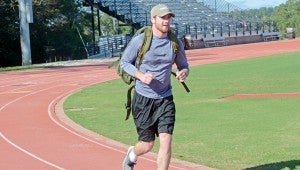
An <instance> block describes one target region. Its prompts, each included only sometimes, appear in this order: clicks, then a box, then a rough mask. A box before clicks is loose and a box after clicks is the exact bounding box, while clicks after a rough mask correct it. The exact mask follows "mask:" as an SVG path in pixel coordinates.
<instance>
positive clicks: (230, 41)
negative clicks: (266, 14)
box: [183, 35, 264, 49]
mask: <svg viewBox="0 0 300 170" xmlns="http://www.w3.org/2000/svg"><path fill="white" fill-rule="evenodd" d="M225 40H226V41H227V45H237V44H248V43H256V42H263V41H264V39H263V37H262V36H261V35H245V36H236V37H225ZM183 42H184V44H185V48H186V49H199V48H205V46H204V42H203V39H202V38H201V39H191V38H190V37H186V38H185V39H183Z"/></svg>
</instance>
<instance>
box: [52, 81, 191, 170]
mask: <svg viewBox="0 0 300 170" xmlns="http://www.w3.org/2000/svg"><path fill="white" fill-rule="evenodd" d="M82 88H83V87H80V88H77V89H74V90H71V91H69V92H67V93H66V94H62V95H60V96H58V97H57V98H55V99H54V100H53V101H52V102H51V103H50V104H49V105H48V115H49V117H50V118H51V120H52V121H53V122H54V123H56V124H57V125H58V126H60V127H62V128H63V129H65V130H66V131H68V132H70V133H72V134H74V135H76V136H78V137H80V138H82V139H85V140H87V141H89V142H92V143H94V144H96V145H100V146H102V147H105V148H108V149H111V150H114V151H117V152H120V153H123V154H126V152H124V151H122V150H119V149H117V148H113V147H111V146H108V145H105V144H103V143H99V142H97V141H94V140H92V139H89V138H87V137H85V136H82V135H80V134H78V133H77V132H76V131H75V130H73V129H69V128H68V127H66V126H64V125H62V124H61V123H59V122H58V121H57V120H55V118H54V117H53V115H52V114H53V112H51V107H52V106H53V107H55V106H54V105H55V103H56V101H58V100H59V99H62V98H63V97H64V96H67V95H68V94H71V93H73V92H76V91H78V90H80V89H82ZM140 159H144V160H147V161H150V162H154V163H156V160H152V159H148V158H145V157H142V156H141V157H140ZM170 167H172V168H176V169H180V170H185V169H183V168H180V167H177V166H173V165H170Z"/></svg>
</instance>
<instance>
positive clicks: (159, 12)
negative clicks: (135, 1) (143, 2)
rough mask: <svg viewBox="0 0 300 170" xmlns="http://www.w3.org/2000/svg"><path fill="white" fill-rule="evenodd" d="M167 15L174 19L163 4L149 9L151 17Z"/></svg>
mask: <svg viewBox="0 0 300 170" xmlns="http://www.w3.org/2000/svg"><path fill="white" fill-rule="evenodd" d="M167 14H170V15H171V16H172V17H175V14H174V13H173V12H171V10H170V9H169V8H168V7H167V6H166V5H164V4H158V5H156V6H154V7H153V8H152V9H151V17H155V16H159V17H163V16H165V15H167Z"/></svg>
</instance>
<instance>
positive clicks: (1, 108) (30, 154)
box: [0, 87, 64, 170]
mask: <svg viewBox="0 0 300 170" xmlns="http://www.w3.org/2000/svg"><path fill="white" fill-rule="evenodd" d="M51 88H54V87H49V88H46V89H42V90H38V91H35V92H32V93H29V94H27V95H24V96H22V97H19V98H16V99H15V100H12V101H10V102H8V103H6V104H5V105H4V106H2V107H0V112H1V111H2V110H3V109H4V108H5V107H7V106H8V105H10V104H12V103H14V102H16V101H18V100H21V99H23V98H25V97H27V96H30V95H33V94H36V93H39V92H41V91H44V90H48V89H51ZM0 135H1V137H2V138H3V139H4V140H5V141H6V142H8V143H9V144H10V145H12V146H13V147H15V148H16V149H19V150H20V151H22V152H24V153H25V154H27V155H29V156H31V157H33V158H35V159H37V160H39V161H41V162H44V163H45V164H47V165H50V166H53V167H55V168H58V169H61V170H64V168H62V167H60V166H58V165H55V164H53V163H51V162H48V161H46V160H44V159H42V158H40V157H38V156H36V155H34V154H33V153H31V152H29V151H27V150H25V149H23V148H22V147H20V146H18V145H17V144H15V143H14V142H12V141H11V140H9V139H8V138H7V137H5V136H4V135H3V134H2V132H0Z"/></svg>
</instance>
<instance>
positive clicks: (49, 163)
mask: <svg viewBox="0 0 300 170" xmlns="http://www.w3.org/2000/svg"><path fill="white" fill-rule="evenodd" d="M0 136H1V137H2V138H3V139H4V140H5V141H6V142H7V143H9V144H11V145H12V146H14V147H15V148H17V149H19V150H20V151H22V152H24V153H25V154H27V155H29V156H31V157H33V158H35V159H37V160H39V161H41V162H44V163H45V164H47V165H50V166H52V167H54V168H57V169H60V170H65V169H64V168H62V167H60V166H57V165H55V164H53V163H51V162H48V161H46V160H44V159H42V158H40V157H38V156H36V155H34V154H32V153H31V152H29V151H27V150H25V149H23V148H21V147H20V146H18V145H16V144H15V143H13V142H12V141H10V140H9V139H8V138H7V137H5V136H4V135H3V134H2V133H1V132H0Z"/></svg>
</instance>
